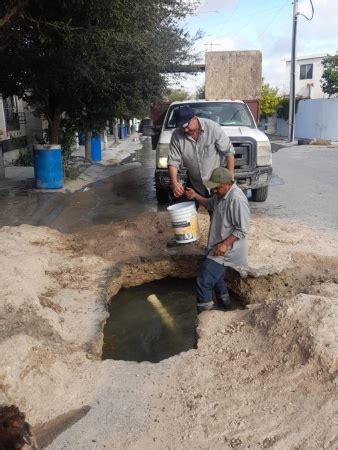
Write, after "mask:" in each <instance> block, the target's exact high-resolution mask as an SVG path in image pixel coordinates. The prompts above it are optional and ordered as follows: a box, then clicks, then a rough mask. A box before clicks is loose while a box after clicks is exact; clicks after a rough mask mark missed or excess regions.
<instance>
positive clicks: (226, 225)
mask: <svg viewBox="0 0 338 450" xmlns="http://www.w3.org/2000/svg"><path fill="white" fill-rule="evenodd" d="M208 209H209V210H211V211H212V212H213V214H212V219H211V224H210V230H209V238H208V249H207V257H208V258H211V259H213V260H214V261H216V262H217V263H219V264H223V265H224V266H233V267H236V266H245V265H246V264H247V259H248V237H247V236H248V232H249V221H250V210H249V204H248V200H247V198H246V196H245V195H244V194H243V192H242V190H241V189H240V188H239V187H238V186H236V184H233V185H232V187H231V189H230V190H229V191H228V192H227V194H226V195H225V196H224V197H221V198H220V197H218V196H217V195H216V194H214V195H213V196H212V197H211V198H210V200H209V207H208ZM230 235H234V236H236V237H237V238H238V240H237V241H235V242H234V243H233V245H232V247H231V248H230V250H228V251H227V252H226V253H225V254H224V256H214V255H213V252H214V248H215V246H216V245H217V244H219V243H220V242H222V241H224V239H226V238H228V237H229V236H230Z"/></svg>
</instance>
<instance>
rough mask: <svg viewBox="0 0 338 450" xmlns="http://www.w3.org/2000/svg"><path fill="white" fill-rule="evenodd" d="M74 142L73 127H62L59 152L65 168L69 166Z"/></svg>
mask: <svg viewBox="0 0 338 450" xmlns="http://www.w3.org/2000/svg"><path fill="white" fill-rule="evenodd" d="M74 144H75V131H74V129H73V128H64V129H63V130H62V136H61V153H62V161H63V165H64V167H65V169H67V168H68V166H69V160H70V157H71V155H72V148H73V146H74Z"/></svg>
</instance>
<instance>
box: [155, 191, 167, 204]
mask: <svg viewBox="0 0 338 450" xmlns="http://www.w3.org/2000/svg"><path fill="white" fill-rule="evenodd" d="M156 198H157V201H158V203H169V191H168V190H167V189H159V188H156Z"/></svg>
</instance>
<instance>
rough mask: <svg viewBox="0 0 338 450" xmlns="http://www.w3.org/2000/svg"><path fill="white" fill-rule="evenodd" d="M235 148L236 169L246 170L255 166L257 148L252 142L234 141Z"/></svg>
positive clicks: (239, 170) (237, 170)
mask: <svg viewBox="0 0 338 450" xmlns="http://www.w3.org/2000/svg"><path fill="white" fill-rule="evenodd" d="M232 145H233V146H234V149H235V152H236V153H235V171H236V172H237V173H238V172H245V171H248V170H250V169H253V168H254V167H255V161H256V158H255V154H254V152H255V148H254V145H253V143H251V142H234V141H232Z"/></svg>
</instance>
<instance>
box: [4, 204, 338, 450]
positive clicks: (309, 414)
mask: <svg viewBox="0 0 338 450" xmlns="http://www.w3.org/2000/svg"><path fill="white" fill-rule="evenodd" d="M199 221H200V226H201V230H202V238H201V240H200V241H199V242H198V243H197V244H194V245H191V246H182V247H178V248H168V247H167V246H166V243H167V241H168V240H169V239H170V238H171V237H172V230H171V227H170V224H169V221H168V218H167V215H166V214H165V213H164V214H162V213H160V214H156V215H152V214H150V215H144V216H140V217H139V218H137V220H135V221H133V222H121V223H119V224H111V225H107V226H100V227H92V229H90V230H89V229H87V231H85V232H84V233H83V234H81V235H74V236H64V235H62V234H61V233H58V232H56V231H52V230H49V229H47V228H35V227H30V226H20V227H16V228H9V227H4V228H2V229H1V230H0V239H1V244H2V249H3V252H2V255H1V272H0V289H1V292H2V301H1V304H0V337H1V342H0V354H1V355H2V365H1V367H0V387H1V391H0V402H2V403H16V404H17V405H18V406H19V407H20V409H21V410H23V411H25V412H26V415H27V419H28V421H29V422H30V423H32V424H33V425H36V424H41V423H45V422H48V423H49V421H50V420H51V419H53V421H52V422H51V423H50V426H46V427H45V428H44V429H45V430H48V431H46V433H50V436H53V438H51V437H50V438H49V439H48V436H47V438H46V436H44V437H42V438H41V439H42V440H43V442H46V443H48V442H52V440H53V439H55V440H54V441H53V442H52V443H51V444H50V446H49V448H51V449H60V448H65V449H66V448H69V449H72V450H73V449H83V448H89V447H93V448H98V449H101V448H137V449H142V448H162V447H164V448H196V449H198V448H201V449H204V448H249V447H250V448H269V447H273V448H276V449H285V448H334V445H335V444H334V423H333V417H334V414H333V413H334V411H335V409H336V405H334V403H333V400H334V398H335V391H334V390H335V382H336V371H337V329H336V326H335V317H336V316H337V304H338V279H337V274H338V270H337V269H338V261H337V256H336V255H337V254H338V252H337V249H338V238H337V236H334V235H328V234H326V236H325V241H323V242H322V243H321V245H320V246H318V233H317V232H316V231H315V230H311V229H310V228H305V227H304V226H303V225H301V224H296V223H291V222H289V221H283V220H280V219H269V218H261V217H254V218H253V220H252V225H251V234H250V267H249V268H240V269H238V271H233V272H232V274H231V276H230V284H231V288H232V290H233V292H235V293H236V295H238V296H239V297H240V298H242V300H243V303H248V308H246V309H244V310H237V311H232V312H222V311H212V312H208V313H203V314H202V315H201V316H199V323H198V335H199V340H198V348H197V350H191V351H189V352H186V353H184V354H181V355H177V356H175V357H173V358H170V359H168V360H165V361H162V362H161V363H158V364H151V363H141V364H138V363H132V362H125V361H108V360H106V361H104V362H102V361H100V360H99V353H100V348H101V344H102V341H101V339H102V333H101V330H102V323H103V321H104V320H105V317H106V314H107V313H106V307H105V305H106V301H107V299H108V298H109V296H110V295H111V294H113V293H114V292H116V291H117V290H118V289H119V288H120V287H121V286H131V285H135V284H139V283H143V282H145V281H150V280H154V279H157V278H160V277H162V276H168V275H170V276H173V275H175V276H177V275H179V276H183V277H184V276H194V274H195V273H196V269H197V267H198V263H199V261H200V259H201V257H202V254H203V248H204V245H205V242H206V231H207V228H208V221H209V219H208V216H207V215H204V214H203V215H202V214H199ZM117 263H118V264H117ZM87 405H88V406H87ZM84 408H85V414H82V413H81V414H77V413H74V414H73V413H72V411H75V412H76V411H83V410H84ZM65 414H66V416H67V417H72V418H74V417H76V418H77V419H76V420H75V419H74V420H73V419H72V420H70V421H69V420H68V421H65V419H64V417H65ZM73 416H74V417H73ZM60 424H63V425H60ZM53 427H54V428H53ZM55 427H56V428H57V430H58V431H57V432H56V431H55V429H56V428H55ZM68 427H69V428H68ZM52 428H53V429H52ZM41 429H43V427H42V428H41V427H40V430H41Z"/></svg>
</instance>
